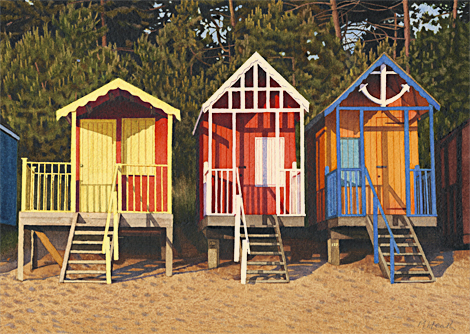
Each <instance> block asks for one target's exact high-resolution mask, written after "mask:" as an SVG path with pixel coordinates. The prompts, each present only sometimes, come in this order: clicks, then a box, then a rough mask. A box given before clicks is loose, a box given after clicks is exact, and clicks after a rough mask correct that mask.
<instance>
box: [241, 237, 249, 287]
mask: <svg viewBox="0 0 470 334" xmlns="http://www.w3.org/2000/svg"><path fill="white" fill-rule="evenodd" d="M247 261H248V241H247V240H246V239H243V241H242V263H241V271H242V272H241V283H242V284H246V269H247Z"/></svg>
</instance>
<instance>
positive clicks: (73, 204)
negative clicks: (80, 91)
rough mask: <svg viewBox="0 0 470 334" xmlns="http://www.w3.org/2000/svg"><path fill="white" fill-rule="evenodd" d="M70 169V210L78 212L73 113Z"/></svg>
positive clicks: (75, 136) (75, 120) (75, 119)
mask: <svg viewBox="0 0 470 334" xmlns="http://www.w3.org/2000/svg"><path fill="white" fill-rule="evenodd" d="M70 162H71V163H70V164H71V166H70V168H71V172H72V184H71V185H70V210H71V211H72V212H76V211H77V210H76V209H77V199H76V198H77V113H76V112H72V140H71V147H70Z"/></svg>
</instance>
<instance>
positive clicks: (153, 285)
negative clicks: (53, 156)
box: [0, 250, 470, 334]
mask: <svg viewBox="0 0 470 334" xmlns="http://www.w3.org/2000/svg"><path fill="white" fill-rule="evenodd" d="M469 255H470V252H469V251H468V250H464V251H447V252H440V253H438V254H436V255H435V256H433V258H431V261H430V262H431V265H432V267H433V269H434V273H435V274H436V277H437V281H436V282H435V283H427V284H419V283H417V284H416V283H415V284H393V285H391V284H390V282H389V281H388V280H387V279H385V278H384V277H383V276H382V275H381V272H380V269H379V267H378V265H376V264H374V263H373V256H372V255H370V254H369V255H367V256H365V257H363V258H362V259H361V260H358V261H355V262H352V263H349V264H342V265H341V266H333V265H330V264H328V263H325V259H323V258H321V257H320V255H318V254H313V255H312V256H311V257H310V258H308V259H303V260H298V261H296V262H294V263H290V264H289V272H290V275H291V279H292V281H291V282H290V283H288V284H249V285H242V284H240V265H239V264H235V263H233V262H231V261H228V260H226V261H223V262H222V264H221V266H220V267H219V268H217V269H213V270H208V269H207V261H206V259H205V258H204V257H200V258H196V259H192V260H186V261H183V260H175V262H174V275H173V276H172V277H166V276H165V274H164V271H165V270H164V263H163V262H162V261H159V260H155V259H143V258H140V259H139V258H127V259H124V260H121V261H120V262H119V263H118V265H116V266H115V270H114V276H113V280H114V282H113V284H111V285H106V284H89V283H81V284H71V283H62V284H61V283H59V280H58V275H59V267H58V265H57V264H54V263H53V262H52V261H51V259H50V258H48V256H46V257H45V258H43V259H42V260H41V261H40V262H39V266H40V268H38V269H35V270H34V271H33V272H30V270H29V269H28V266H27V267H26V268H25V281H24V282H19V281H17V280H16V269H11V268H8V265H9V263H10V267H11V263H12V260H11V259H10V261H6V262H4V263H0V268H2V267H3V268H7V269H6V270H0V271H4V272H3V273H1V274H0V301H1V303H0V332H1V333H99V332H108V333H119V332H122V333H153V332H157V333H186V332H189V333H369V332H370V333H458V334H460V333H470V319H469V317H470V280H469V274H470V260H469ZM291 262H292V261H291ZM5 271H6V272H5Z"/></svg>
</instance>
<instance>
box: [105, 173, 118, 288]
mask: <svg viewBox="0 0 470 334" xmlns="http://www.w3.org/2000/svg"><path fill="white" fill-rule="evenodd" d="M120 171H121V166H120V165H116V167H115V168H114V173H113V184H112V189H111V194H110V196H109V202H108V215H107V217H106V226H105V228H104V237H103V248H102V252H103V254H106V279H108V272H111V269H110V266H111V263H109V268H108V257H109V256H108V255H109V253H108V252H109V251H110V249H109V248H110V245H109V236H108V231H109V223H110V221H111V213H113V246H114V260H116V261H117V260H119V242H118V231H119V213H118V199H117V198H118V196H117V191H116V178H118V180H119V179H120V177H119V176H120V174H121V172H120Z"/></svg>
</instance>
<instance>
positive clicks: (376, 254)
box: [373, 196, 379, 263]
mask: <svg viewBox="0 0 470 334" xmlns="http://www.w3.org/2000/svg"><path fill="white" fill-rule="evenodd" d="M377 206H378V205H377V198H376V197H375V196H374V208H373V210H374V263H379V226H378V225H379V216H378V214H377V210H378V208H377Z"/></svg>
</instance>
